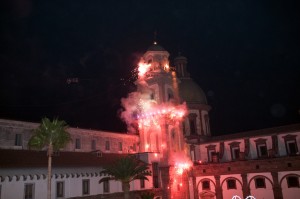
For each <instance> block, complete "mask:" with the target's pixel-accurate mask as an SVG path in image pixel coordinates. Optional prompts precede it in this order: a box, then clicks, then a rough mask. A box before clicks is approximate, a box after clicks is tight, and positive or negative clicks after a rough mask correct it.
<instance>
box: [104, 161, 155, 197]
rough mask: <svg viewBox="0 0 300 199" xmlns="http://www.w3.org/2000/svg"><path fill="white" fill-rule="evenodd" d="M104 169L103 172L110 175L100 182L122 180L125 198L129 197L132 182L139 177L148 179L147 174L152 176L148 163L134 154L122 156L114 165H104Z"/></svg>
mask: <svg viewBox="0 0 300 199" xmlns="http://www.w3.org/2000/svg"><path fill="white" fill-rule="evenodd" d="M103 169H104V170H103V171H101V174H106V175H109V176H108V177H104V178H102V179H101V180H100V181H99V183H102V182H104V181H107V180H117V181H120V182H121V183H122V190H123V192H124V198H125V199H129V191H130V182H132V181H134V180H137V179H142V180H148V178H147V176H151V172H150V171H149V167H148V165H147V164H146V163H145V162H142V161H140V160H139V159H137V158H136V157H135V156H133V155H128V156H124V157H121V158H119V159H117V160H116V161H115V162H114V163H113V164H112V165H106V166H104V167H103Z"/></svg>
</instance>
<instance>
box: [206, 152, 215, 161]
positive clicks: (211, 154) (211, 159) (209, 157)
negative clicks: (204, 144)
mask: <svg viewBox="0 0 300 199" xmlns="http://www.w3.org/2000/svg"><path fill="white" fill-rule="evenodd" d="M214 154H216V150H215V149H209V150H208V161H209V162H212V161H213V155H214Z"/></svg>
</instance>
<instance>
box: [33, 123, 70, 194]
mask: <svg viewBox="0 0 300 199" xmlns="http://www.w3.org/2000/svg"><path fill="white" fill-rule="evenodd" d="M67 128H68V126H67V124H66V122H65V121H63V120H58V119H57V118H55V119H53V121H50V120H49V119H48V118H43V119H42V122H41V124H40V126H39V127H38V128H37V129H34V133H33V135H32V137H31V138H30V139H29V142H28V147H29V148H30V149H31V148H33V149H37V150H41V149H43V148H44V147H46V148H47V152H48V176H47V178H48V187H47V198H48V199H51V175H52V155H53V151H58V150H59V149H61V148H63V147H65V146H66V144H67V143H68V142H69V141H70V140H71V136H70V134H69V133H68V132H67V131H66V129H67Z"/></svg>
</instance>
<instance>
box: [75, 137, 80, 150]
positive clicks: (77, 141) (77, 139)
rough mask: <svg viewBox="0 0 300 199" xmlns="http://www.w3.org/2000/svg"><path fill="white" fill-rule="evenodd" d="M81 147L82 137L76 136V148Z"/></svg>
mask: <svg viewBox="0 0 300 199" xmlns="http://www.w3.org/2000/svg"><path fill="white" fill-rule="evenodd" d="M80 148H81V143H80V139H79V138H76V140H75V149H80Z"/></svg>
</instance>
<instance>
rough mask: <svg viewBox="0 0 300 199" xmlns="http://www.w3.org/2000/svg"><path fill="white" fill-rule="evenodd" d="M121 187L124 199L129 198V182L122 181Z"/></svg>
mask: <svg viewBox="0 0 300 199" xmlns="http://www.w3.org/2000/svg"><path fill="white" fill-rule="evenodd" d="M122 189H123V191H124V199H129V193H130V183H129V182H122Z"/></svg>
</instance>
